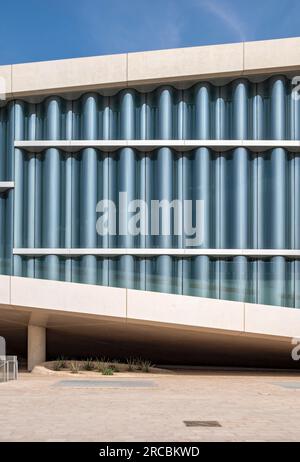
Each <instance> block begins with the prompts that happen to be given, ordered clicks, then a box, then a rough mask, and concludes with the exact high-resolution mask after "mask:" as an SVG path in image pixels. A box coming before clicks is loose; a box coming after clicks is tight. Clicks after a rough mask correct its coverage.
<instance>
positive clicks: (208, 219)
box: [186, 148, 215, 248]
mask: <svg viewBox="0 0 300 462" xmlns="http://www.w3.org/2000/svg"><path fill="white" fill-rule="evenodd" d="M211 156H212V154H211V152H210V150H209V149H207V148H198V149H196V150H195V153H194V158H193V161H192V163H193V166H192V170H191V173H192V182H191V181H189V180H188V179H186V181H187V182H188V184H189V185H190V184H192V200H193V209H194V210H195V211H199V210H200V208H198V207H196V201H202V210H203V212H202V216H199V217H195V216H194V217H193V218H194V219H193V223H194V224H195V225H196V226H197V228H199V229H197V230H196V235H195V236H194V242H195V244H196V247H203V248H214V247H215V235H214V232H215V226H213V225H214V219H213V213H214V205H215V202H214V197H213V193H214V188H213V185H212V181H213V172H212V169H213V161H212V159H211ZM190 161H191V157H189V158H188V162H190ZM190 180H191V179H190ZM200 235H201V240H200V239H198V237H199V236H200ZM198 240H199V242H198Z"/></svg>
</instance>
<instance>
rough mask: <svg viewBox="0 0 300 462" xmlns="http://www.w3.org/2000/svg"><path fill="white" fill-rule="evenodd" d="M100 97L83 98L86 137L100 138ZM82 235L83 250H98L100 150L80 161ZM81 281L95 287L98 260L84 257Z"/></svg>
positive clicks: (85, 153)
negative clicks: (98, 153) (97, 222)
mask: <svg viewBox="0 0 300 462" xmlns="http://www.w3.org/2000/svg"><path fill="white" fill-rule="evenodd" d="M97 98H98V96H97V95H96V94H87V95H84V97H83V99H82V111H83V137H84V139H87V140H93V139H96V138H97ZM81 162H82V165H81V188H80V189H81V221H82V222H81V235H80V246H81V247H82V248H95V247H97V233H96V205H97V151H96V149H94V148H86V149H84V150H83V151H82V158H81ZM81 265H82V282H85V283H88V284H96V282H97V259H96V257H95V256H94V255H86V256H84V257H83V258H82V261H81Z"/></svg>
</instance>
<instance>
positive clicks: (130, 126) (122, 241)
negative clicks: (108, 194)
mask: <svg viewBox="0 0 300 462" xmlns="http://www.w3.org/2000/svg"><path fill="white" fill-rule="evenodd" d="M120 112H121V138H122V139H125V140H132V139H134V138H135V132H136V129H135V92H134V90H124V91H123V92H122V93H121V95H120ZM118 164H119V165H118V173H119V175H118V177H119V178H118V180H119V181H118V191H117V192H118V193H126V198H127V203H126V204H125V207H123V206H122V207H121V206H120V203H119V208H120V210H119V212H120V218H121V220H120V223H119V236H118V247H120V248H133V247H135V244H136V243H137V237H135V236H133V235H131V234H130V232H129V229H128V224H129V223H128V220H129V218H130V214H128V206H129V203H130V202H132V201H134V200H136V199H138V197H136V195H137V194H136V193H137V187H136V178H137V174H138V172H137V169H136V166H137V165H139V162H138V158H137V157H136V155H135V152H134V150H133V149H132V148H122V149H120V152H119V161H118ZM122 228H123V229H122ZM134 267H135V261H134V257H133V256H132V255H123V256H121V257H120V259H119V261H118V274H119V277H120V283H119V285H121V286H123V287H128V288H134Z"/></svg>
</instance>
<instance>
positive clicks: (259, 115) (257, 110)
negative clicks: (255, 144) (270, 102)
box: [252, 83, 267, 140]
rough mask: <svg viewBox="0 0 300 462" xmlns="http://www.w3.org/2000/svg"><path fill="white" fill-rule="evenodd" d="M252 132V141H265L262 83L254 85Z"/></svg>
mask: <svg viewBox="0 0 300 462" xmlns="http://www.w3.org/2000/svg"><path fill="white" fill-rule="evenodd" d="M252 132H253V139H254V140H263V139H266V136H267V134H266V129H265V114H264V83H258V84H256V85H255V93H254V96H253V103H252Z"/></svg>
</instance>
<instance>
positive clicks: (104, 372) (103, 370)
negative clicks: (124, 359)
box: [102, 367, 114, 375]
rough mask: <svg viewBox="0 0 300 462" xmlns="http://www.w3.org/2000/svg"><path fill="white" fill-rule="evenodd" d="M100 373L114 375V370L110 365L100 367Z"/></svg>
mask: <svg viewBox="0 0 300 462" xmlns="http://www.w3.org/2000/svg"><path fill="white" fill-rule="evenodd" d="M102 375H114V371H113V369H112V368H111V367H105V368H104V369H102Z"/></svg>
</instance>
